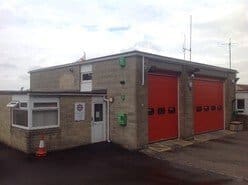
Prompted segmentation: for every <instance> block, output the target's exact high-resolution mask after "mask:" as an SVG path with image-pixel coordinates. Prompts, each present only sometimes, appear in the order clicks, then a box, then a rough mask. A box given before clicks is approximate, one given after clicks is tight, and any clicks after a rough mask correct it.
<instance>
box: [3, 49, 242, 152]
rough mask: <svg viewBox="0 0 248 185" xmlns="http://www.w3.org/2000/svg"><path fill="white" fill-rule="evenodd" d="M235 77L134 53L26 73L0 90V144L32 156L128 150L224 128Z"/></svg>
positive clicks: (227, 72)
mask: <svg viewBox="0 0 248 185" xmlns="http://www.w3.org/2000/svg"><path fill="white" fill-rule="evenodd" d="M236 73H237V71H235V70H231V69H226V68H221V67H216V66H211V65H206V64H201V63H195V62H190V61H185V60H180V59H175V58H169V57H164V56H159V55H154V54H150V53H145V52H140V51H131V52H126V53H120V54H115V55H110V56H104V57H99V58H93V59H88V60H83V59H81V60H79V61H76V62H74V63H70V64H66V65H60V66H53V67H48V68H42V69H37V70H33V71H30V90H29V91H0V141H1V142H3V143H5V144H7V145H9V146H11V147H13V148H16V149H19V150H21V151H24V152H26V153H32V152H34V151H35V149H36V147H37V146H38V143H39V136H40V134H44V136H45V143H46V146H47V148H48V150H60V149H66V148H71V147H75V146H79V145H84V144H90V143H96V142H102V141H111V142H114V143H117V144H120V145H122V146H123V147H125V148H128V149H139V148H143V147H146V146H147V144H149V143H153V142H157V141H161V140H169V139H177V138H180V139H194V136H195V135H197V134H202V133H206V132H213V131H217V130H223V129H226V128H228V126H229V122H230V121H231V116H232V111H233V110H232V109H233V103H234V100H235V85H236V84H235V83H236Z"/></svg>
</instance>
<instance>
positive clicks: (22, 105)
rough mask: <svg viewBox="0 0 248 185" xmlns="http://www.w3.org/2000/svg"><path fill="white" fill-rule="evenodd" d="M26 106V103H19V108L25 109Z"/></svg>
mask: <svg viewBox="0 0 248 185" xmlns="http://www.w3.org/2000/svg"><path fill="white" fill-rule="evenodd" d="M27 106H28V104H27V103H23V102H22V103H20V107H27Z"/></svg>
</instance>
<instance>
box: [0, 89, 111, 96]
mask: <svg viewBox="0 0 248 185" xmlns="http://www.w3.org/2000/svg"><path fill="white" fill-rule="evenodd" d="M106 93H107V90H106V89H100V90H94V91H89V92H80V91H29V90H28V91H18V90H3V91H1V90H0V95H36V96H54V95H59V96H69V95H73V96H75V95H79V96H81V95H83V96H92V95H105V94H106Z"/></svg>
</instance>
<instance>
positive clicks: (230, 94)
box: [224, 74, 236, 129]
mask: <svg viewBox="0 0 248 185" xmlns="http://www.w3.org/2000/svg"><path fill="white" fill-rule="evenodd" d="M226 76H227V78H226V80H225V82H224V86H225V87H224V89H225V92H224V93H225V126H226V129H228V128H229V123H230V122H231V121H232V119H233V117H232V115H233V111H234V110H233V108H234V107H233V106H234V103H235V92H236V84H235V82H234V81H235V78H236V74H226Z"/></svg>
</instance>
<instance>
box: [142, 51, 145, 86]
mask: <svg viewBox="0 0 248 185" xmlns="http://www.w3.org/2000/svg"><path fill="white" fill-rule="evenodd" d="M144 84H145V57H144V56H142V81H141V85H142V86H143V85H144Z"/></svg>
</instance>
